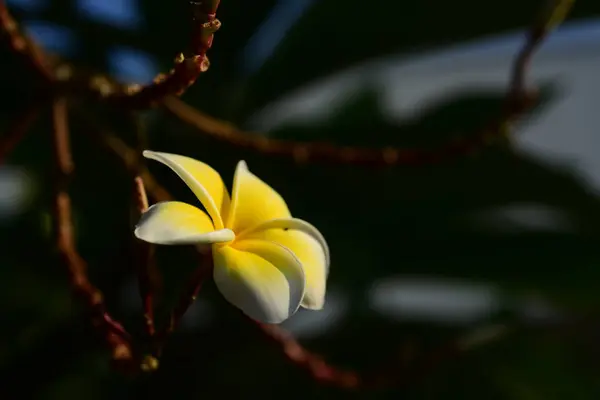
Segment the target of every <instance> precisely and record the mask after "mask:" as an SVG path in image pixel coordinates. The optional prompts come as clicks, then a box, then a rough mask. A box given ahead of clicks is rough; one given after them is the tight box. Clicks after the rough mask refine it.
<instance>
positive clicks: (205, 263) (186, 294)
mask: <svg viewBox="0 0 600 400" xmlns="http://www.w3.org/2000/svg"><path fill="white" fill-rule="evenodd" d="M197 250H198V255H199V265H198V267H196V269H194V272H193V273H192V275H191V276H190V278H189V279H188V280H187V283H186V286H185V288H184V290H183V293H182V294H181V295H180V296H179V300H178V302H177V304H176V305H175V307H174V308H173V310H172V311H171V313H170V315H169V321H168V323H167V325H166V326H165V328H164V329H163V330H162V331H161V332H160V333H159V334H158V340H157V343H156V345H157V346H156V349H155V353H156V355H157V356H160V354H161V353H162V349H163V347H164V344H165V341H166V339H167V338H168V337H169V336H170V335H171V334H172V333H173V332H174V331H175V329H176V328H177V326H178V325H179V323H180V322H181V319H182V318H183V316H184V315H185V313H186V312H187V310H188V309H189V308H190V306H191V305H192V304H193V303H194V301H196V297H197V296H198V292H199V291H200V288H201V287H202V284H203V283H204V281H206V279H208V278H209V277H210V274H211V272H212V254H210V250H209V249H207V248H205V247H201V246H199V247H198V248H197Z"/></svg>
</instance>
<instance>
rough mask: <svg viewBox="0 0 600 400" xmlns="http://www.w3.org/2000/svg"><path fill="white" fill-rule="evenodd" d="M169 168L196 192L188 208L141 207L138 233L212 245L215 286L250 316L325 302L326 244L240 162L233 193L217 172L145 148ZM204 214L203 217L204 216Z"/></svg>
mask: <svg viewBox="0 0 600 400" xmlns="http://www.w3.org/2000/svg"><path fill="white" fill-rule="evenodd" d="M144 157H146V158H149V159H153V160H156V161H159V162H161V163H163V164H165V165H166V166H168V167H169V168H171V170H173V171H174V172H175V173H176V174H177V175H178V176H179V177H180V178H181V179H183V181H184V182H185V183H186V184H187V185H188V187H189V188H190V189H191V190H192V191H193V192H194V194H195V195H196V196H197V197H198V200H199V201H200V203H201V204H202V205H203V206H204V208H205V209H206V213H205V212H203V211H202V210H200V209H199V208H197V207H194V206H192V205H189V204H186V203H182V202H178V201H167V202H160V203H157V204H154V205H153V206H151V207H150V208H149V209H148V211H146V212H145V213H144V214H143V215H142V217H141V219H140V222H139V224H138V225H137V226H136V228H135V236H136V237H138V238H139V239H141V240H144V241H146V242H150V243H155V244H165V245H176V244H210V245H211V247H212V254H213V260H214V272H213V277H214V280H215V283H216V285H217V288H218V289H219V291H220V292H221V293H222V294H223V296H224V297H225V298H226V299H227V300H228V301H229V302H230V303H232V304H233V305H235V306H236V307H238V308H240V309H241V310H242V311H243V312H244V313H245V314H246V315H248V316H249V317H250V318H253V319H255V320H258V321H261V322H267V323H279V322H282V321H284V320H285V319H287V318H289V317H290V316H291V315H292V314H294V313H295V312H296V310H298V308H299V307H300V306H302V307H304V308H307V309H312V310H319V309H321V308H322V307H323V303H324V301H325V288H326V281H327V275H328V272H329V249H328V247H327V243H326V242H325V239H324V238H323V235H321V233H320V232H319V231H318V230H317V229H316V228H315V227H313V226H312V225H310V224H309V223H308V222H305V221H303V220H301V219H297V218H292V215H291V214H290V211H289V209H288V207H287V204H286V203H285V201H284V200H283V198H282V197H281V196H280V195H279V194H278V193H277V192H276V191H275V190H274V189H273V188H271V187H270V186H269V185H267V184H266V183H265V182H263V181H262V180H260V179H259V178H258V177H257V176H255V175H254V174H252V173H251V172H250V171H249V170H248V167H247V166H246V163H245V162H244V161H240V162H239V163H238V165H237V168H236V170H235V175H234V177H233V189H232V197H231V198H230V197H229V193H228V192H227V189H226V187H225V185H224V184H223V180H222V179H221V176H220V175H219V173H218V172H217V171H215V170H214V169H212V168H211V167H210V166H208V165H207V164H204V163H202V162H200V161H197V160H194V159H192V158H189V157H185V156H180V155H176V154H168V153H158V152H153V151H144ZM207 214H208V215H207Z"/></svg>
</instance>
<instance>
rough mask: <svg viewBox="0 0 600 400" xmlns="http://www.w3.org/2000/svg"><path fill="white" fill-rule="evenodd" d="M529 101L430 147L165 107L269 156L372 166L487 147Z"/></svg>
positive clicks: (439, 158) (441, 158)
mask: <svg viewBox="0 0 600 400" xmlns="http://www.w3.org/2000/svg"><path fill="white" fill-rule="evenodd" d="M532 105H533V103H532V102H520V103H519V105H518V106H513V105H511V107H507V108H506V110H504V111H503V112H502V114H501V115H500V117H499V118H497V119H496V120H494V121H491V122H490V123H489V124H488V126H486V127H484V128H482V129H481V130H480V132H479V133H478V134H477V135H475V136H474V137H473V138H461V139H459V140H455V141H452V142H450V143H447V144H444V145H442V146H440V147H436V148H433V149H421V148H415V149H409V148H401V147H400V148H397V147H385V148H364V147H354V146H339V145H336V144H333V143H327V142H295V141H291V140H277V139H270V138H268V137H266V135H264V134H263V133H250V132H244V131H242V130H240V129H239V128H237V127H235V126H234V125H232V124H229V123H226V122H222V121H219V120H217V119H215V118H212V117H210V116H208V115H206V114H203V113H202V112H200V111H198V110H196V109H195V108H193V107H191V106H190V105H188V104H186V103H184V102H183V101H181V100H180V99H178V98H175V97H168V98H167V99H165V101H164V102H163V106H164V108H165V109H166V110H167V111H168V112H169V113H170V114H172V115H173V116H175V117H177V118H178V119H180V120H182V121H184V122H185V123H187V124H188V125H190V126H192V127H194V128H195V129H197V130H198V131H199V132H201V133H202V134H203V135H206V136H211V137H213V138H215V139H217V140H220V141H222V142H226V143H228V144H230V145H233V146H236V147H244V148H247V149H250V150H253V151H255V152H259V153H262V154H267V155H270V156H280V157H286V158H292V159H293V160H294V161H295V162H297V163H306V162H323V163H332V164H355V165H363V166H371V167H379V166H390V165H408V166H418V165H429V164H435V163H440V162H446V161H449V160H452V159H455V158H457V157H459V156H463V155H467V154H470V153H472V152H473V151H476V150H478V149H480V148H483V147H485V146H487V145H488V144H489V143H490V141H492V140H493V139H496V138H497V137H502V136H504V135H505V132H506V131H505V130H504V129H502V128H503V126H504V125H505V124H506V122H507V121H508V120H511V119H513V118H515V117H516V116H518V115H521V114H522V113H523V112H525V111H526V110H528V109H530V108H531V106H532Z"/></svg>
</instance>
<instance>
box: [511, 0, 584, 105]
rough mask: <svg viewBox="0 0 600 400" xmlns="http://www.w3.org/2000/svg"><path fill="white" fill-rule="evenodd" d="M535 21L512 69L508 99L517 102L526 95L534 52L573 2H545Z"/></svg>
mask: <svg viewBox="0 0 600 400" xmlns="http://www.w3.org/2000/svg"><path fill="white" fill-rule="evenodd" d="M545 1H546V4H545V7H544V8H543V9H542V10H541V12H540V14H539V16H538V18H537V20H536V21H535V22H534V23H533V24H532V25H531V27H530V28H529V31H528V32H527V37H526V41H525V44H524V45H523V47H522V48H521V50H519V53H518V54H517V56H516V58H515V62H514V64H513V67H512V72H511V79H510V87H509V91H508V98H509V99H511V101H517V100H518V98H523V97H524V96H525V93H526V88H525V80H526V74H527V70H528V69H529V64H530V63H531V59H532V57H533V55H534V54H535V52H536V50H537V49H538V48H539V47H540V45H541V44H542V43H543V42H544V40H545V39H546V37H547V36H548V35H549V34H550V32H551V31H552V29H554V28H555V27H556V26H558V25H559V24H560V23H561V22H562V21H563V20H564V19H565V18H566V16H567V14H568V13H569V11H570V10H571V8H572V7H573V4H574V3H575V0H545Z"/></svg>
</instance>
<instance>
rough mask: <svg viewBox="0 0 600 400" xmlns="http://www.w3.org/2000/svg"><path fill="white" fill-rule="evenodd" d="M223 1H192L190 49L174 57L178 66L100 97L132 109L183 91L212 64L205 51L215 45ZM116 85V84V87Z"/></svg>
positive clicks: (151, 104) (109, 91)
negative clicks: (143, 82) (147, 80)
mask: <svg viewBox="0 0 600 400" xmlns="http://www.w3.org/2000/svg"><path fill="white" fill-rule="evenodd" d="M219 2H220V0H199V1H190V2H189V3H190V6H191V14H192V23H193V34H192V40H191V44H190V49H189V50H187V51H185V52H183V53H179V54H178V55H177V57H175V66H174V67H173V69H172V70H171V71H170V72H169V73H167V74H160V75H158V76H157V77H156V78H154V82H153V83H152V84H150V85H147V86H139V85H128V86H125V87H124V88H123V90H118V91H114V90H112V89H109V90H108V91H99V92H98V94H99V95H100V96H101V98H104V99H106V100H108V101H114V102H116V103H119V104H123V105H126V106H127V107H130V108H147V107H151V106H156V105H158V104H159V103H160V102H161V101H162V100H163V99H164V98H165V97H166V96H168V95H176V96H179V95H181V94H183V92H184V91H185V90H187V88H189V87H190V86H191V85H192V84H193V83H194V82H195V81H196V79H197V78H198V76H199V75H200V74H201V73H202V72H206V71H207V70H208V67H209V65H210V63H209V61H208V57H207V55H206V53H207V52H208V50H209V49H210V48H211V46H212V42H213V37H214V33H215V32H216V31H217V30H219V28H220V27H221V23H220V22H219V20H218V19H216V12H217V8H218V7H219ZM114 88H117V86H113V89H114Z"/></svg>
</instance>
